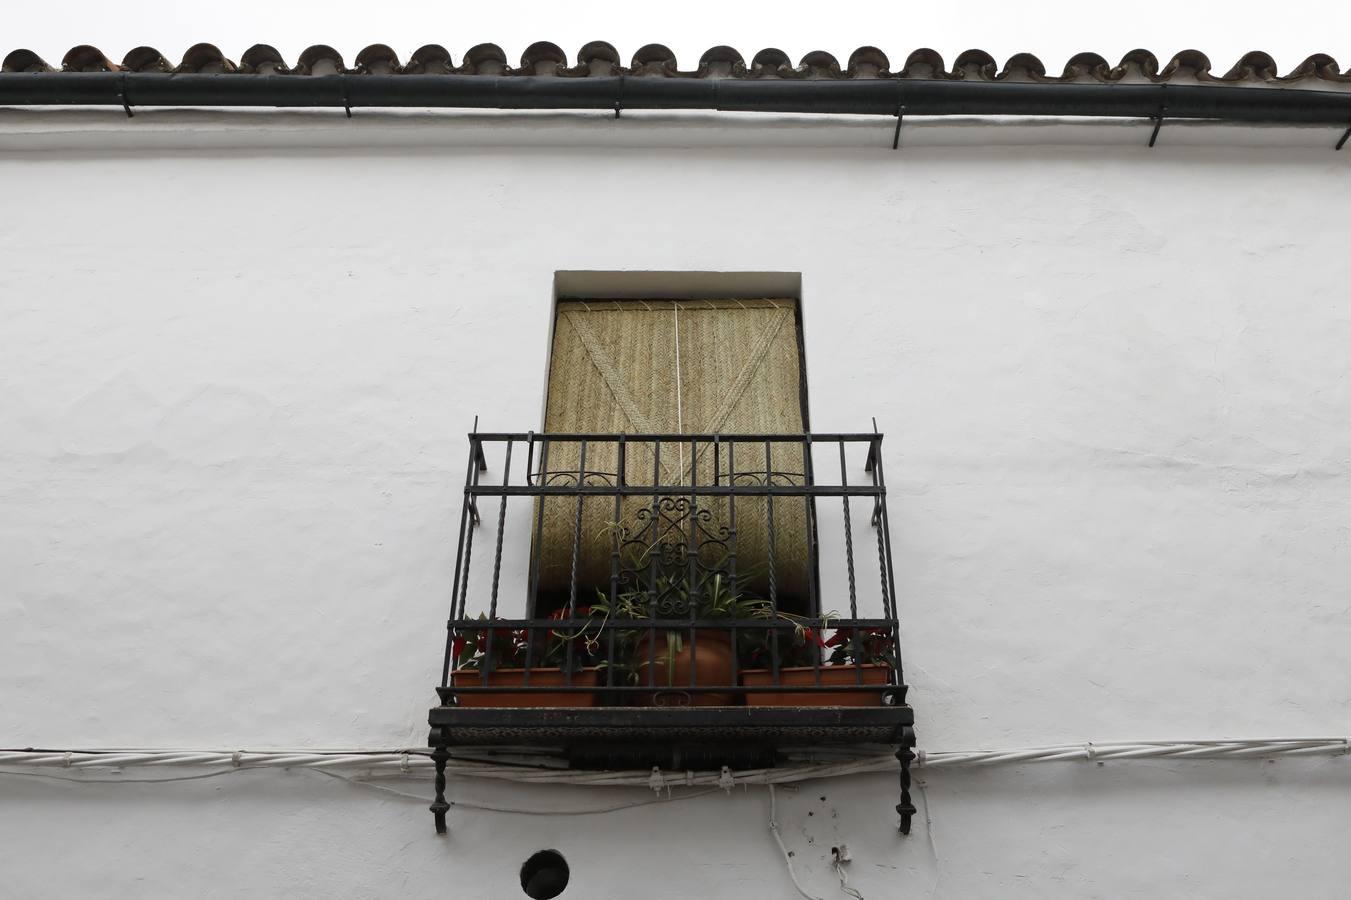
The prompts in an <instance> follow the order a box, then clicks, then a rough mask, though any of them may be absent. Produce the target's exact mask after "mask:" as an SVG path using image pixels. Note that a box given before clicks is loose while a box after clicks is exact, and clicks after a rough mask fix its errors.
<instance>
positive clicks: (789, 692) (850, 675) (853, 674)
mask: <svg viewBox="0 0 1351 900" xmlns="http://www.w3.org/2000/svg"><path fill="white" fill-rule="evenodd" d="M890 674H891V667H890V666H885V665H881V664H880V663H870V664H868V665H863V666H822V667H821V687H822V688H828V687H839V686H840V685H851V686H852V685H857V684H858V683H859V677H860V675H861V676H862V680H863V684H866V685H873V684H875V685H879V686H881V687H885V686H886V685H887V683H888V676H889V675H890ZM741 683H742V684H743V685H745V686H746V687H774V686H775V682H774V672H773V671H772V670H770V669H747V670H745V671H743V672H742V673H741ZM778 686H779V687H781V688H782V690H779V691H765V692H763V693H762V692H748V693H747V694H746V705H747V706H881V705H882V693H883V692H882V690H881V689H879V690H876V691H828V690H815V687H816V669H815V668H814V667H812V666H789V667H787V668H781V669H779V681H778ZM794 687H804V688H808V690H797V691H795V690H793V688H794Z"/></svg>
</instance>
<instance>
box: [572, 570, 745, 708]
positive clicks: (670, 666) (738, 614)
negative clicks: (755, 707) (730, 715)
mask: <svg viewBox="0 0 1351 900" xmlns="http://www.w3.org/2000/svg"><path fill="white" fill-rule="evenodd" d="M629 571H636V572H641V573H642V577H640V578H638V579H637V581H638V582H639V583H638V584H637V585H636V586H634V587H631V588H629V589H628V590H625V591H622V592H620V593H618V594H617V596H616V597H615V599H614V602H613V603H611V601H610V599H609V598H608V597H606V596H605V595H604V594H603V593H602V594H600V596H599V598H598V599H597V600H596V601H595V602H594V603H592V605H591V609H592V611H593V612H599V613H601V614H603V615H606V616H607V617H608V618H610V619H614V620H616V621H618V622H629V623H633V627H623V626H621V627H620V628H619V629H618V630H617V632H616V647H617V648H619V649H617V650H616V655H617V656H622V657H623V658H624V659H625V660H626V663H625V664H624V666H623V667H624V669H625V670H626V672H627V680H628V682H629V684H631V685H635V686H643V685H649V684H650V685H652V687H653V688H654V690H653V691H652V692H651V693H643V694H639V695H638V703H639V704H640V705H643V706H672V705H678V706H730V705H733V704H734V703H736V702H737V697H736V694H735V692H734V691H732V690H727V691H705V690H697V691H695V690H690V689H691V688H710V687H726V688H729V689H730V688H734V687H735V686H736V663H735V656H734V651H733V649H732V639H731V631H730V629H722V628H710V627H707V626H705V627H702V628H694V627H690V628H657V627H653V626H649V627H646V628H645V627H643V626H642V625H641V624H640V623H641V622H642V621H643V620H648V621H651V620H652V619H654V618H656V619H667V620H670V619H684V618H687V617H691V612H692V613H693V615H692V618H694V619H696V620H710V619H711V620H715V621H716V620H721V619H726V620H737V619H740V620H745V619H752V618H764V617H765V616H766V615H768V610H769V605H768V604H767V603H766V602H765V601H763V600H758V599H756V598H753V597H748V596H746V595H745V594H743V593H742V592H741V591H740V590H739V589H738V588H737V586H736V585H735V584H734V583H733V581H732V580H731V579H729V578H727V577H726V576H725V575H723V574H721V573H715V574H713V575H712V576H711V577H708V578H707V579H706V580H704V581H703V582H702V583H701V582H699V581H697V580H695V582H694V590H693V591H691V579H690V577H689V575H688V571H687V570H686V568H685V567H684V566H683V565H681V564H679V563H678V562H672V563H669V564H658V565H656V566H655V567H644V565H642V564H641V561H640V563H639V564H636V565H633V566H631V567H630V569H629ZM644 582H645V583H644ZM691 636H693V640H691Z"/></svg>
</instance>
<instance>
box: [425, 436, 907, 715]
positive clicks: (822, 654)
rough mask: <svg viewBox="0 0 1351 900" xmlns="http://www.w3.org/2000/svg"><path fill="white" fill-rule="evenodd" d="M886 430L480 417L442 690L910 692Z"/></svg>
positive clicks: (790, 698)
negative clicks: (621, 425) (578, 424)
mask: <svg viewBox="0 0 1351 900" xmlns="http://www.w3.org/2000/svg"><path fill="white" fill-rule="evenodd" d="M881 445H882V435H880V434H876V433H872V434H794V435H783V434H756V435H713V434H676V435H636V434H630V435H625V434H534V433H515V434H479V433H476V434H472V435H470V454H469V462H468V466H467V475H466V484H465V491H464V507H463V510H462V513H461V518H460V529H459V530H460V535H459V550H458V555H457V558H456V564H455V575H454V585H453V590H452V602H451V614H450V618H449V621H448V623H447V625H448V636H447V642H446V650H445V657H444V662H443V666H442V673H441V687H440V690H439V693H440V695H441V700H442V704H443V705H445V706H461V707H468V706H473V707H494V706H516V707H519V706H535V707H559V706H574V707H575V706H591V707H616V706H620V707H623V706H685V705H689V706H709V705H714V706H732V705H749V706H763V705H770V706H779V707H783V706H822V705H825V706H830V705H838V706H867V705H873V706H877V705H890V704H897V703H901V702H903V700H904V694H903V690H904V689H903V680H902V678H901V668H900V655H899V634H898V626H897V614H896V589H895V577H894V572H893V565H892V557H891V545H890V534H889V531H890V525H889V521H888V517H887V504H886V487H885V480H884V475H883V466H882V455H881ZM868 529H871V531H872V535H871V536H868V535H866V534H864V533H861V532H865V531H866V530H868ZM480 534H481V535H482V536H480ZM485 538H486V546H485V540H484V539H485ZM868 545H872V546H868Z"/></svg>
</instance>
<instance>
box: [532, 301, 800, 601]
mask: <svg viewBox="0 0 1351 900" xmlns="http://www.w3.org/2000/svg"><path fill="white" fill-rule="evenodd" d="M801 391H802V375H801V363H800V356H799V352H798V339H797V323H796V315H795V311H794V305H793V303H792V302H791V301H786V300H732V301H718V300H698V301H650V300H648V301H587V302H580V301H577V302H564V303H560V304H559V308H558V319H557V323H556V326H555V330H554V341H553V355H552V359H551V363H550V369H549V390H548V403H547V407H546V410H545V417H544V425H545V430H546V431H547V432H550V433H567V432H592V433H648V434H653V433H655V434H669V433H675V432H686V433H715V434H729V433H730V434H750V433H765V434H797V433H801V432H802V431H803V430H804V428H803V426H804V423H803V417H802V399H801V397H802V393H801ZM617 456H618V454H617V450H616V448H615V447H614V446H613V445H606V444H589V445H588V446H587V456H586V462H585V466H584V469H585V472H586V473H588V474H587V475H586V477H587V478H588V480H590V481H592V483H599V482H602V481H604V482H609V480H610V479H612V478H613V476H614V474H615V473H616V472H617V469H618V459H617ZM691 456H692V454H691V451H690V448H689V447H688V446H684V447H677V446H676V445H674V444H670V443H667V444H663V446H662V450H661V460H660V467H659V469H658V471H656V472H655V473H654V459H653V452H652V448H651V445H650V444H647V445H644V444H641V443H637V444H631V445H629V448H628V451H627V454H626V464H625V465H626V477H627V481H628V483H630V484H653V483H654V478H655V479H656V481H655V483H659V484H689V483H690V480H691V478H692V477H693V478H695V479H697V482H698V483H699V484H710V483H711V482H712V480H713V478H714V460H713V451H712V449H711V446H710V445H700V446H699V448H698V453H697V459H691ZM732 457H733V471H734V473H735V478H736V479H737V482H738V483H741V484H749V483H752V482H753V481H762V480H763V478H764V472H765V470H766V468H769V469H770V470H772V471H773V472H775V473H776V474H775V475H774V476H773V477H774V482H775V483H777V484H803V483H805V476H804V474H803V473H804V464H803V453H802V450H801V448H800V447H798V446H795V445H775V446H774V447H773V448H772V449H771V451H770V454H769V458H768V460H767V459H766V451H765V445H764V444H763V443H748V442H738V443H737V444H735V445H734V446H733V447H732ZM579 467H581V460H580V445H578V444H572V443H562V442H560V443H552V444H551V445H550V448H549V458H548V463H547V469H548V472H549V473H553V476H552V477H554V478H555V479H565V480H567V481H568V482H569V483H575V476H576V473H577V471H578V469H579ZM718 468H719V474H720V475H721V480H722V483H726V481H727V479H728V460H727V448H726V447H724V448H723V450H722V453H721V456H720V461H719V464H718ZM569 473H570V474H569ZM542 502H543V522H542V526H541V528H540V533H539V534H538V535H537V538H536V539H537V541H538V550H539V552H540V575H539V591H540V596H541V599H543V600H545V602H546V603H548V602H549V601H548V599H547V595H550V594H552V595H555V596H560V595H566V593H567V592H568V591H569V586H570V582H571V577H572V569H573V564H572V560H573V535H574V527H575V525H576V521H577V500H576V499H574V498H546V499H545V500H544V501H542ZM650 502H651V501H650V499H645V498H641V497H635V498H626V499H625V500H624V501H623V503H622V504H621V506H620V512H619V522H620V523H621V524H624V525H627V526H630V527H634V526H636V521H635V519H634V514H635V513H636V511H637V509H638V508H640V507H643V506H648V505H650ZM729 504H730V501H729V500H727V499H720V500H705V501H704V503H703V506H704V508H711V509H712V511H713V513H714V521H713V526H714V527H717V526H719V525H724V526H725V525H729V524H730V522H731V510H730V508H729ZM615 521H616V516H615V506H614V500H613V498H610V497H588V498H586V499H585V501H584V504H583V510H582V529H581V538H580V541H579V543H578V547H577V551H578V552H577V557H578V558H577V580H578V596H579V597H582V598H589V597H591V596H593V595H594V589H595V588H597V587H600V588H602V589H604V588H607V587H608V585H609V579H610V565H611V563H610V552H611V549H612V547H613V544H612V536H611V530H612V528H613V526H614V524H615ZM807 521H808V517H807V509H806V502H805V501H804V500H802V499H800V498H791V499H790V498H776V499H775V502H774V514H773V523H774V554H773V571H774V582H775V589H776V591H777V592H778V594H779V595H780V601H781V602H782V603H784V604H785V605H786V606H789V607H792V606H802V604H803V602H805V600H803V599H802V598H805V596H806V593H807V579H808V578H809V577H810V572H809V571H808V560H807V541H808V537H809V535H808V526H807ZM768 524H769V518H768V509H767V505H766V503H765V501H764V499H763V498H749V497H742V498H737V500H736V526H737V541H736V549H737V568H738V572H739V573H741V574H743V575H748V576H750V582H749V584H750V588H751V589H752V590H754V591H756V592H757V593H762V594H764V593H767V592H768V589H769V574H770V544H769V527H768ZM550 605H552V604H550Z"/></svg>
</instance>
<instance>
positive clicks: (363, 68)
mask: <svg viewBox="0 0 1351 900" xmlns="http://www.w3.org/2000/svg"><path fill="white" fill-rule="evenodd" d="M0 71H3V72H28V73H33V72H38V73H40V72H52V71H67V72H116V71H127V72H165V73H169V72H195V73H221V74H231V75H233V74H238V75H298V76H307V75H325V74H336V73H348V74H379V75H389V74H404V73H409V74H428V75H435V74H459V75H511V76H517V77H525V78H529V77H541V76H545V77H547V76H561V77H572V78H584V77H587V76H606V75H632V76H642V77H651V78H809V79H850V78H859V79H863V78H866V79H872V78H931V79H953V80H965V81H1020V82H1032V83H1062V84H1063V83H1071V82H1080V83H1084V82H1099V83H1112V82H1125V83H1131V82H1134V83H1146V82H1153V83H1163V82H1178V83H1205V84H1234V85H1247V86H1254V85H1261V84H1267V85H1272V86H1289V85H1297V86H1301V87H1313V86H1317V85H1319V84H1323V85H1329V86H1330V85H1333V84H1336V85H1345V84H1351V70H1346V71H1343V70H1342V69H1341V68H1339V66H1338V64H1337V61H1336V60H1335V59H1333V58H1332V57H1331V56H1328V55H1327V54H1323V53H1318V54H1314V55H1313V56H1310V57H1309V58H1307V59H1305V60H1304V61H1303V62H1301V63H1300V64H1299V65H1297V66H1295V67H1294V68H1292V69H1290V70H1289V71H1288V72H1285V73H1284V74H1282V73H1281V72H1280V71H1279V70H1278V69H1277V67H1276V62H1275V60H1274V59H1273V58H1272V57H1271V55H1270V54H1268V53H1265V52H1263V51H1260V50H1254V51H1252V52H1249V53H1245V54H1244V55H1243V56H1242V57H1240V58H1239V59H1238V60H1237V61H1235V62H1234V64H1233V65H1231V66H1229V67H1228V68H1227V69H1225V70H1224V74H1223V75H1218V74H1216V71H1218V70H1217V69H1216V67H1214V66H1213V65H1212V63H1211V60H1210V59H1209V58H1208V57H1207V56H1206V55H1205V54H1204V53H1202V52H1200V51H1199V50H1183V51H1181V52H1179V53H1176V54H1174V55H1173V56H1172V57H1170V58H1169V59H1168V60H1167V61H1166V62H1164V63H1163V64H1162V65H1161V64H1160V62H1159V58H1158V57H1156V56H1155V55H1154V54H1153V53H1151V52H1149V51H1148V50H1132V51H1131V52H1129V53H1127V54H1126V55H1125V56H1123V57H1122V58H1121V60H1120V62H1118V63H1116V64H1115V65H1112V64H1111V63H1109V62H1108V61H1107V60H1106V59H1104V58H1103V57H1101V56H1099V55H1098V54H1096V53H1091V52H1084V53H1078V54H1075V55H1074V56H1073V57H1071V58H1070V59H1069V61H1068V62H1066V63H1065V66H1064V68H1063V69H1062V70H1061V72H1060V74H1058V75H1055V74H1051V75H1048V74H1047V71H1048V70H1047V67H1046V65H1045V64H1044V63H1043V62H1042V61H1041V60H1040V59H1039V58H1037V57H1036V56H1033V55H1032V54H1030V53H1017V54H1014V55H1013V56H1011V57H1009V58H1008V59H1007V60H1006V61H1004V63H1003V64H1002V65H1000V64H999V62H998V61H997V60H996V59H995V58H994V57H993V56H991V55H990V54H989V53H986V52H985V51H983V50H979V49H972V50H967V51H965V52H963V53H961V54H959V55H958V56H957V57H956V58H955V59H954V60H953V62H952V64H951V67H948V66H947V65H946V64H945V62H944V60H943V57H942V56H941V55H939V54H938V53H936V52H935V51H933V50H930V49H927V48H926V49H920V50H915V51H914V52H912V53H910V54H909V55H908V56H907V57H906V58H905V63H904V64H903V65H902V66H901V68H900V69H899V71H896V72H893V71H891V63H890V61H889V60H888V58H887V55H886V54H885V53H883V52H882V51H881V50H879V49H878V48H876V47H860V48H858V49H856V50H855V51H854V52H853V53H851V54H850V55H849V56H848V62H847V63H845V64H843V65H841V63H840V61H839V58H837V57H836V56H835V55H833V54H831V53H829V52H827V51H825V50H813V51H811V52H809V53H807V54H805V55H804V56H803V57H802V59H801V60H800V61H799V62H798V63H797V64H796V65H794V64H793V62H792V60H791V59H790V58H789V57H788V55H787V54H785V53H784V52H783V51H781V50H778V49H776V48H773V47H770V48H766V49H763V50H760V51H759V52H758V53H756V54H754V55H753V56H752V57H751V60H750V63H749V64H747V63H746V61H745V57H743V56H742V54H741V53H740V52H739V51H737V50H736V49H735V48H732V47H726V46H718V47H713V48H711V49H709V50H708V51H706V52H705V53H704V54H703V55H702V56H701V57H700V58H699V61H698V63H697V64H696V65H695V66H694V67H693V68H691V69H682V68H681V67H680V64H679V61H678V60H677V59H676V55H675V54H674V53H673V52H672V51H671V50H670V48H668V47H666V46H665V45H662V44H647V45H646V46H643V47H641V48H639V49H638V50H637V52H635V53H634V54H633V56H632V58H631V59H630V60H629V63H628V65H627V66H625V65H623V63H622V57H621V56H620V54H619V52H618V51H616V50H615V48H614V47H613V46H612V45H610V44H608V43H605V42H604V41H593V42H591V43H589V44H586V45H585V46H583V47H582V48H581V49H580V50H579V51H578V52H577V55H576V57H575V61H574V62H572V63H571V64H570V63H569V58H568V56H567V54H566V53H565V52H564V50H563V49H562V48H560V47H559V46H558V45H557V44H552V43H549V42H547V41H540V42H537V43H534V44H531V45H530V46H529V47H527V48H526V50H525V52H524V53H523V54H522V55H521V60H520V65H519V66H512V65H511V64H510V62H509V61H508V59H507V57H506V54H505V53H503V51H502V48H501V47H499V46H497V45H496V44H479V45H477V46H474V47H471V48H469V49H468V50H466V51H464V54H463V56H462V58H461V59H460V61H459V63H458V64H457V63H456V62H455V60H454V59H453V58H452V56H451V54H450V53H449V52H448V51H447V50H446V49H445V48H444V47H442V46H441V45H439V44H427V45H425V46H423V47H419V48H418V49H417V50H415V51H413V53H412V54H411V55H410V56H409V57H408V61H407V63H401V62H400V58H399V55H398V53H397V52H395V50H394V49H392V48H391V47H389V46H387V45H385V44H371V45H370V46H368V47H366V48H364V49H362V50H361V51H360V52H359V53H357V54H356V56H355V58H354V63H353V67H352V68H348V66H347V64H346V63H345V62H344V59H343V56H342V54H341V53H339V52H338V51H337V50H336V49H334V48H333V47H329V46H327V45H323V44H316V45H314V46H312V47H308V48H306V49H305V50H304V51H303V52H302V53H301V54H300V55H299V57H298V58H297V59H296V61H295V63H294V65H291V64H288V63H287V61H286V60H285V59H284V58H283V57H282V55H281V54H280V53H278V52H277V50H276V49H275V48H273V47H271V46H269V45H267V44H256V45H254V46H253V47H250V48H249V49H248V50H246V51H244V53H243V54H242V55H241V56H240V57H239V63H238V64H236V63H235V62H233V61H231V60H230V59H229V58H228V57H226V56H225V54H224V53H222V52H221V51H220V50H219V49H218V48H216V47H215V46H213V45H211V44H196V45H194V46H193V47H191V48H189V49H188V50H187V52H186V53H184V54H183V58H182V60H181V61H180V62H179V63H178V64H177V65H174V64H173V63H172V62H171V60H170V59H169V58H168V57H166V56H164V54H162V53H161V52H160V51H159V50H157V49H156V48H154V47H137V48H136V49H134V50H132V51H131V52H129V53H128V54H127V55H126V56H125V57H124V58H123V60H122V62H121V64H118V63H115V62H113V61H112V60H111V59H110V58H109V57H108V56H107V55H106V54H105V53H104V52H103V51H102V50H100V49H99V48H97V47H94V46H90V45H87V44H85V45H80V46H77V47H72V48H71V49H70V51H68V52H67V53H66V54H65V56H64V57H62V59H61V63H60V65H59V66H57V65H52V64H50V63H48V62H46V61H45V60H43V59H42V58H40V57H39V56H38V55H37V54H36V53H34V52H33V51H31V50H27V49H22V48H20V49H16V50H14V51H12V52H10V53H9V54H8V55H7V56H5V58H4V61H3V64H2V65H0ZM1052 71H1054V70H1052Z"/></svg>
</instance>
